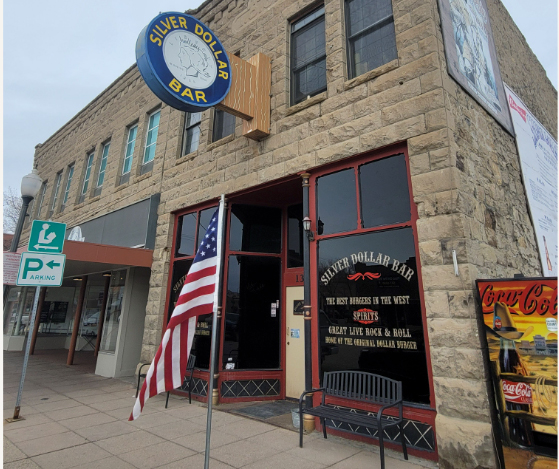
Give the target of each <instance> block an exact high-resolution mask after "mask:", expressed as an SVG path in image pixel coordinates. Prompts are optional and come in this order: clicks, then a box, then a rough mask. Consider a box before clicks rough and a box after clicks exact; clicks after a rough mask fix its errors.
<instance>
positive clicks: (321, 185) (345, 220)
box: [316, 168, 357, 235]
mask: <svg viewBox="0 0 559 469" xmlns="http://www.w3.org/2000/svg"><path fill="white" fill-rule="evenodd" d="M316 197H317V201H318V221H317V231H318V234H319V235H322V234H325V235H326V234H332V233H340V232H342V231H350V230H355V229H356V228H357V200H356V195H355V171H354V170H353V168H351V169H345V170H343V171H340V172H338V173H333V174H328V175H327V176H322V177H319V178H318V179H317V186H316Z"/></svg>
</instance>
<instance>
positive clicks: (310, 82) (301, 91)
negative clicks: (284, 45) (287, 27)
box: [291, 7, 326, 104]
mask: <svg viewBox="0 0 559 469" xmlns="http://www.w3.org/2000/svg"><path fill="white" fill-rule="evenodd" d="M324 90H326V38H325V34H324V7H321V8H319V9H318V10H315V11H313V12H312V13H310V14H308V15H307V16H305V17H303V18H301V19H300V20H298V21H296V22H294V23H293V24H292V25H291V104H297V103H299V102H301V101H303V100H305V99H307V97H309V96H314V95H316V94H318V93H321V92H322V91H324Z"/></svg>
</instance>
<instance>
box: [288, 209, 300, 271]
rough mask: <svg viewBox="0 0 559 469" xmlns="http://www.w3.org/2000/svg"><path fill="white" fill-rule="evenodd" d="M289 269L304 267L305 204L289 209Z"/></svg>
mask: <svg viewBox="0 0 559 469" xmlns="http://www.w3.org/2000/svg"><path fill="white" fill-rule="evenodd" d="M287 267H288V268H290V267H303V204H298V205H292V206H291V207H289V208H288V209H287Z"/></svg>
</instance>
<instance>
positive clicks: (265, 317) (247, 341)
mask: <svg viewBox="0 0 559 469" xmlns="http://www.w3.org/2000/svg"><path fill="white" fill-rule="evenodd" d="M280 280H281V261H280V259H278V258H276V257H258V256H239V255H237V256H230V257H229V276H228V282H227V307H226V311H225V340H224V342H223V364H224V367H225V365H226V364H229V367H231V364H233V366H234V369H262V368H279V366H280V323H281V314H280V311H281V310H280V306H279V299H280V288H281V283H280ZM272 305H274V306H275V307H273V306H272Z"/></svg>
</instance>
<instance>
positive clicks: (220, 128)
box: [212, 110, 235, 142]
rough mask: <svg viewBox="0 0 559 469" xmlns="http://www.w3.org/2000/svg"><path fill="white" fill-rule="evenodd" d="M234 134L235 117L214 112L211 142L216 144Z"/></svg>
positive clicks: (218, 111)
mask: <svg viewBox="0 0 559 469" xmlns="http://www.w3.org/2000/svg"><path fill="white" fill-rule="evenodd" d="M234 133H235V116H234V115H232V114H229V113H228V112H225V111H221V110H216V111H215V114H214V128H213V135H212V140H213V141H214V142H217V141H218V140H221V139H222V138H225V137H227V136H228V135H231V134H234Z"/></svg>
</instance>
